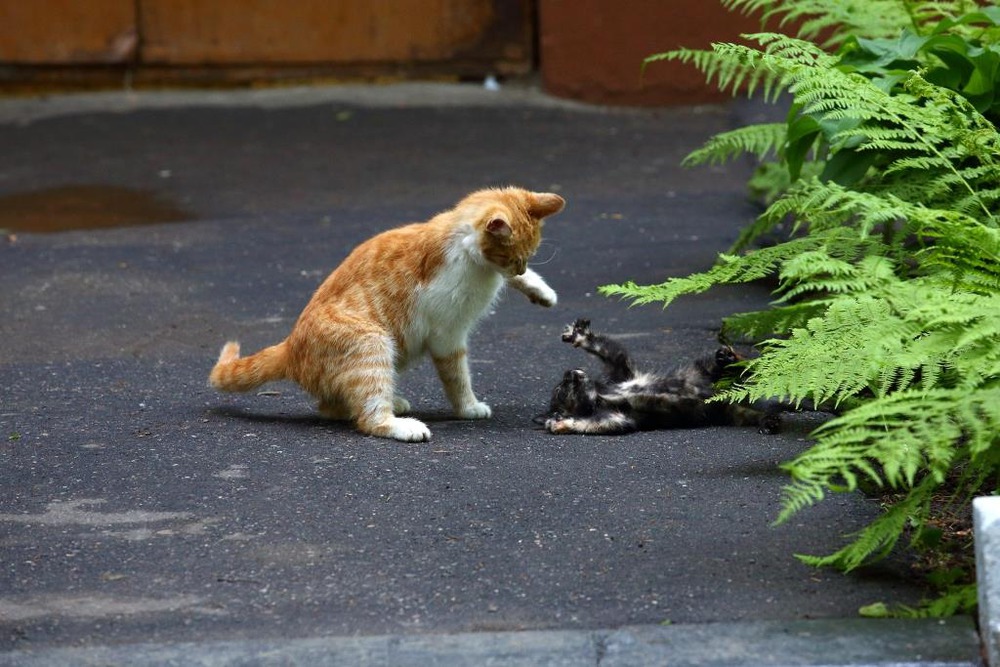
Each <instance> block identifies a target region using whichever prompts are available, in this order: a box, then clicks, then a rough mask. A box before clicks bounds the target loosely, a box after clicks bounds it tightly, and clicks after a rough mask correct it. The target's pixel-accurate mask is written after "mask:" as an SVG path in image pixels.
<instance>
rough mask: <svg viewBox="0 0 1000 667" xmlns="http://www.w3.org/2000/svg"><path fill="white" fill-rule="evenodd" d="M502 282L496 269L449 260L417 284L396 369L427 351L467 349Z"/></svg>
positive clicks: (452, 351) (443, 351) (434, 354)
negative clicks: (424, 282)
mask: <svg viewBox="0 0 1000 667" xmlns="http://www.w3.org/2000/svg"><path fill="white" fill-rule="evenodd" d="M502 286H503V277H502V276H501V275H500V274H499V273H497V272H496V271H495V270H491V269H487V268H485V267H480V266H475V265H473V266H469V265H468V264H464V265H463V264H459V263H456V264H450V265H446V266H445V268H444V269H443V270H442V271H441V272H440V273H439V274H438V275H436V276H435V277H434V278H433V279H431V280H430V281H429V282H428V283H427V284H426V285H424V286H422V287H418V288H417V290H416V293H415V294H414V300H413V312H412V315H411V317H410V321H409V323H408V326H407V327H406V328H405V330H404V331H403V340H402V341H401V342H402V348H403V349H401V350H400V351H399V355H398V357H397V360H396V367H397V370H403V369H405V368H406V367H408V366H410V365H412V364H413V363H415V362H417V361H419V360H420V358H421V357H423V355H424V354H425V353H427V352H430V354H431V355H432V356H443V355H448V354H452V353H454V352H457V351H459V350H464V349H465V346H466V343H467V340H468V336H469V332H470V331H471V330H472V327H473V326H475V324H476V322H478V321H479V319H480V318H481V317H482V316H483V315H484V314H486V311H487V310H488V309H489V307H490V306H491V305H493V302H494V301H496V298H497V294H499V292H500V288H501V287H502Z"/></svg>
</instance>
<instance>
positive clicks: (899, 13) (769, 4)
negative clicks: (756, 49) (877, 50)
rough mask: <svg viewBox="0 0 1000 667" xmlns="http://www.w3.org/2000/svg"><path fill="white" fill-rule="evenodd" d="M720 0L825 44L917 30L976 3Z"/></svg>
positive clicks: (957, 13)
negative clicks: (855, 37)
mask: <svg viewBox="0 0 1000 667" xmlns="http://www.w3.org/2000/svg"><path fill="white" fill-rule="evenodd" d="M722 4H723V5H724V6H725V7H726V8H728V9H730V10H734V11H741V12H743V13H745V14H760V15H761V24H764V23H766V22H768V21H770V20H772V19H776V20H779V25H780V26H781V27H782V28H784V27H786V26H797V29H796V35H797V36H798V37H802V38H805V39H816V38H817V37H820V36H827V39H826V41H825V42H824V45H826V46H832V45H836V44H839V43H840V42H842V41H843V40H844V39H845V38H846V37H847V36H848V35H856V36H858V37H868V38H879V37H887V38H892V37H896V36H897V35H898V34H899V29H900V27H901V26H910V27H911V28H913V30H914V32H916V33H918V34H919V33H922V32H923V31H924V29H925V26H927V25H929V24H934V23H937V22H938V21H940V20H941V17H942V16H944V17H957V16H961V15H962V14H965V13H966V12H969V11H973V10H974V8H975V7H976V5H975V3H973V2H970V1H969V0H951V1H946V2H927V1H924V2H920V1H907V2H900V1H899V0H722Z"/></svg>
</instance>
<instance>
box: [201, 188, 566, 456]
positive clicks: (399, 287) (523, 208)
mask: <svg viewBox="0 0 1000 667" xmlns="http://www.w3.org/2000/svg"><path fill="white" fill-rule="evenodd" d="M564 205H565V202H564V201H563V199H562V197H560V196H559V195H555V194H550V193H537V192H528V191H527V190H522V189H520V188H502V189H493V190H480V191H478V192H474V193H472V194H470V195H469V196H468V197H466V198H465V199H463V200H462V201H461V202H459V203H458V205H456V206H455V208H453V209H451V210H450V211H445V212H444V213H441V214H439V215H437V216H435V217H434V218H433V219H431V220H430V221H429V222H425V223H417V224H412V225H407V226H404V227H399V228H397V229H393V230H390V231H387V232H384V233H382V234H379V235H377V236H375V237H373V238H371V239H369V240H368V241H366V242H365V243H362V244H361V245H360V246H358V247H357V248H355V249H354V251H353V252H352V253H351V254H350V255H349V256H348V257H347V259H345V260H344V261H343V263H341V265H340V266H339V267H338V268H337V269H336V270H335V271H334V272H333V273H332V274H330V276H329V277H328V278H327V279H326V281H324V282H323V284H322V285H320V287H319V289H317V290H316V293H315V294H314V295H313V297H312V300H310V301H309V303H308V305H306V307H305V310H303V311H302V314H301V315H300V316H299V319H298V322H297V323H296V324H295V327H294V328H293V329H292V332H291V334H290V335H289V336H288V338H286V339H285V340H284V341H283V342H281V343H278V344H277V345H273V346H271V347H268V348H266V349H264V350H261V351H260V352H258V353H256V354H254V355H251V356H249V357H242V358H241V357H240V347H239V344H238V343H236V342H229V343H226V345H225V346H224V347H223V348H222V353H221V355H220V356H219V361H218V363H216V365H215V367H214V368H213V369H212V372H211V375H210V376H209V381H210V383H211V384H212V386H213V387H215V388H216V389H221V390H223V391H249V390H251V389H255V388H257V387H259V386H260V385H262V384H263V383H265V382H268V381H270V380H282V379H289V380H294V381H296V382H298V383H299V384H300V385H301V386H302V387H303V388H305V389H306V391H308V392H309V393H311V394H313V395H314V396H315V397H316V398H318V399H319V410H320V413H321V414H322V415H323V416H325V417H328V418H330V419H350V420H352V421H354V422H355V424H356V425H357V427H358V429H359V430H361V431H362V432H364V433H368V434H371V435H377V436H382V437H386V438H395V439H396V440H403V441H411V442H418V441H425V440H428V439H430V436H431V432H430V430H429V429H428V428H427V426H426V425H425V424H424V423H423V422H421V421H419V420H417V419H412V418H405V417H398V416H396V415H397V414H400V413H405V412H407V411H408V410H409V407H410V406H409V403H408V402H407V401H406V400H405V399H403V398H401V397H399V396H396V395H395V385H396V372H397V371H400V370H403V369H404V368H406V367H407V366H409V365H410V364H412V363H413V362H415V361H417V360H419V359H420V358H421V357H422V356H423V355H424V354H430V356H431V358H432V359H433V360H434V365H435V367H436V368H437V373H438V376H439V377H440V379H441V383H442V384H443V385H444V390H445V394H446V395H447V397H448V400H449V401H450V402H451V404H452V406H453V408H454V410H455V414H456V415H458V416H459V417H462V418H465V419H482V418H486V417H489V416H490V415H491V411H490V408H489V406H488V405H486V404H485V403H482V402H480V401H479V400H478V399H477V398H476V396H475V394H474V393H473V391H472V384H471V381H470V378H469V366H468V360H467V358H466V345H467V341H468V336H469V332H470V331H471V329H472V327H473V326H474V325H475V323H476V322H477V321H478V320H479V318H480V317H482V315H483V314H484V313H485V312H486V310H487V309H488V308H489V307H490V305H491V304H492V303H493V302H494V300H495V299H496V296H497V294H498V292H499V291H500V288H501V287H502V286H503V285H504V283H506V284H508V285H510V286H511V287H513V288H515V289H517V290H519V291H521V292H523V293H524V294H525V295H526V296H527V297H528V298H529V299H530V300H531V301H532V302H533V303H537V304H540V305H542V306H553V305H555V303H556V293H555V292H554V291H553V290H552V288H551V287H549V286H548V285H547V284H546V283H545V281H544V280H542V278H541V276H539V275H538V274H537V273H535V272H534V271H532V270H531V269H529V268H528V259H529V258H531V256H532V255H533V254H534V253H535V251H536V250H537V249H538V244H539V243H540V241H541V228H542V221H543V219H544V218H546V217H547V216H550V215H552V214H554V213H558V212H559V211H561V210H562V208H563V206H564Z"/></svg>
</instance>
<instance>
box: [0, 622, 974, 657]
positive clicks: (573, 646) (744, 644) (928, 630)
mask: <svg viewBox="0 0 1000 667" xmlns="http://www.w3.org/2000/svg"><path fill="white" fill-rule="evenodd" d="M317 663H319V664H343V665H357V666H359V667H370V666H381V665H393V666H394V667H406V666H409V665H413V666H422V665H445V666H451V665H456V666H457V665H477V666H480V665H482V666H486V665H489V666H493V667H514V666H521V665H525V666H527V665H566V666H568V665H602V666H605V667H607V666H615V665H666V664H669V665H671V666H673V667H687V666H691V667H694V666H696V665H698V666H721V665H756V666H762V667H765V666H777V665H814V666H816V665H852V666H858V665H885V666H888V665H893V666H896V665H933V666H936V667H946V666H955V667H958V666H960V665H961V666H966V667H968V666H973V665H981V661H980V656H979V642H978V636H977V634H976V630H975V626H974V623H973V622H972V619H971V618H968V617H958V618H951V619H947V620H938V619H922V620H912V621H911V620H907V621H903V620H871V619H849V620H822V621H792V622H754V623H719V624H705V625H677V626H636V627H627V628H622V629H619V630H592V631H586V630H556V631H533V632H501V633H465V634H452V635H409V636H398V635H396V636H373V637H322V638H305V639H288V640H260V641H223V642H205V643H177V644H133V645H124V646H103V647H90V648H51V649H41V650H38V651H16V652H12V653H8V654H5V655H0V665H2V666H7V665H10V666H13V665H18V666H21V667H49V666H52V667H55V666H56V665H60V666H61V665H66V664H73V665H119V664H122V665H124V664H128V665H140V666H141V665H185V666H188V665H205V666H208V665H212V666H218V665H242V664H254V665H307V664H310V665H311V664H317Z"/></svg>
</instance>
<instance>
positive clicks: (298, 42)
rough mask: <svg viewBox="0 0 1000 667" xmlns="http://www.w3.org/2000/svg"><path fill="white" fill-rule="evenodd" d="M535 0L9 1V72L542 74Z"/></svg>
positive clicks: (2, 55) (0, 26)
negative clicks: (113, 68) (122, 68)
mask: <svg viewBox="0 0 1000 667" xmlns="http://www.w3.org/2000/svg"><path fill="white" fill-rule="evenodd" d="M533 2H534V0H295V1H294V2H288V1H287V0H86V1H85V2H84V1H81V0H0V65H2V64H6V65H8V67H14V68H15V69H16V68H17V66H36V65H45V66H50V67H51V66H62V67H73V66H81V65H84V66H86V65H114V64H119V65H129V66H131V67H133V68H135V69H136V70H137V71H139V72H147V73H149V72H154V73H155V72H157V71H158V72H160V73H161V74H164V73H166V72H173V73H174V74H175V75H177V73H178V72H181V73H183V72H188V73H189V74H190V75H195V76H199V77H200V78H204V77H205V76H206V75H207V76H209V77H210V78H211V76H212V75H217V76H219V77H221V78H227V77H233V76H234V72H235V73H240V72H242V73H243V75H242V76H244V77H246V76H250V75H251V74H254V73H255V74H256V75H258V76H264V77H266V76H268V74H269V73H270V74H279V75H280V74H281V73H283V72H284V73H286V74H287V73H289V72H299V73H300V74H316V75H323V74H330V75H337V74H345V75H352V74H353V75H356V74H361V75H381V74H390V75H391V74H406V73H407V72H412V71H415V72H417V73H428V74H434V73H438V74H457V75H462V74H467V75H470V76H475V75H482V74H485V73H490V72H495V73H500V74H515V73H523V72H525V71H527V70H529V69H530V68H531V67H532V63H533V43H534V39H533V21H532V15H533V12H532V9H533ZM22 71H23V69H22ZM235 76H240V75H239V74H236V75H235Z"/></svg>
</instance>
